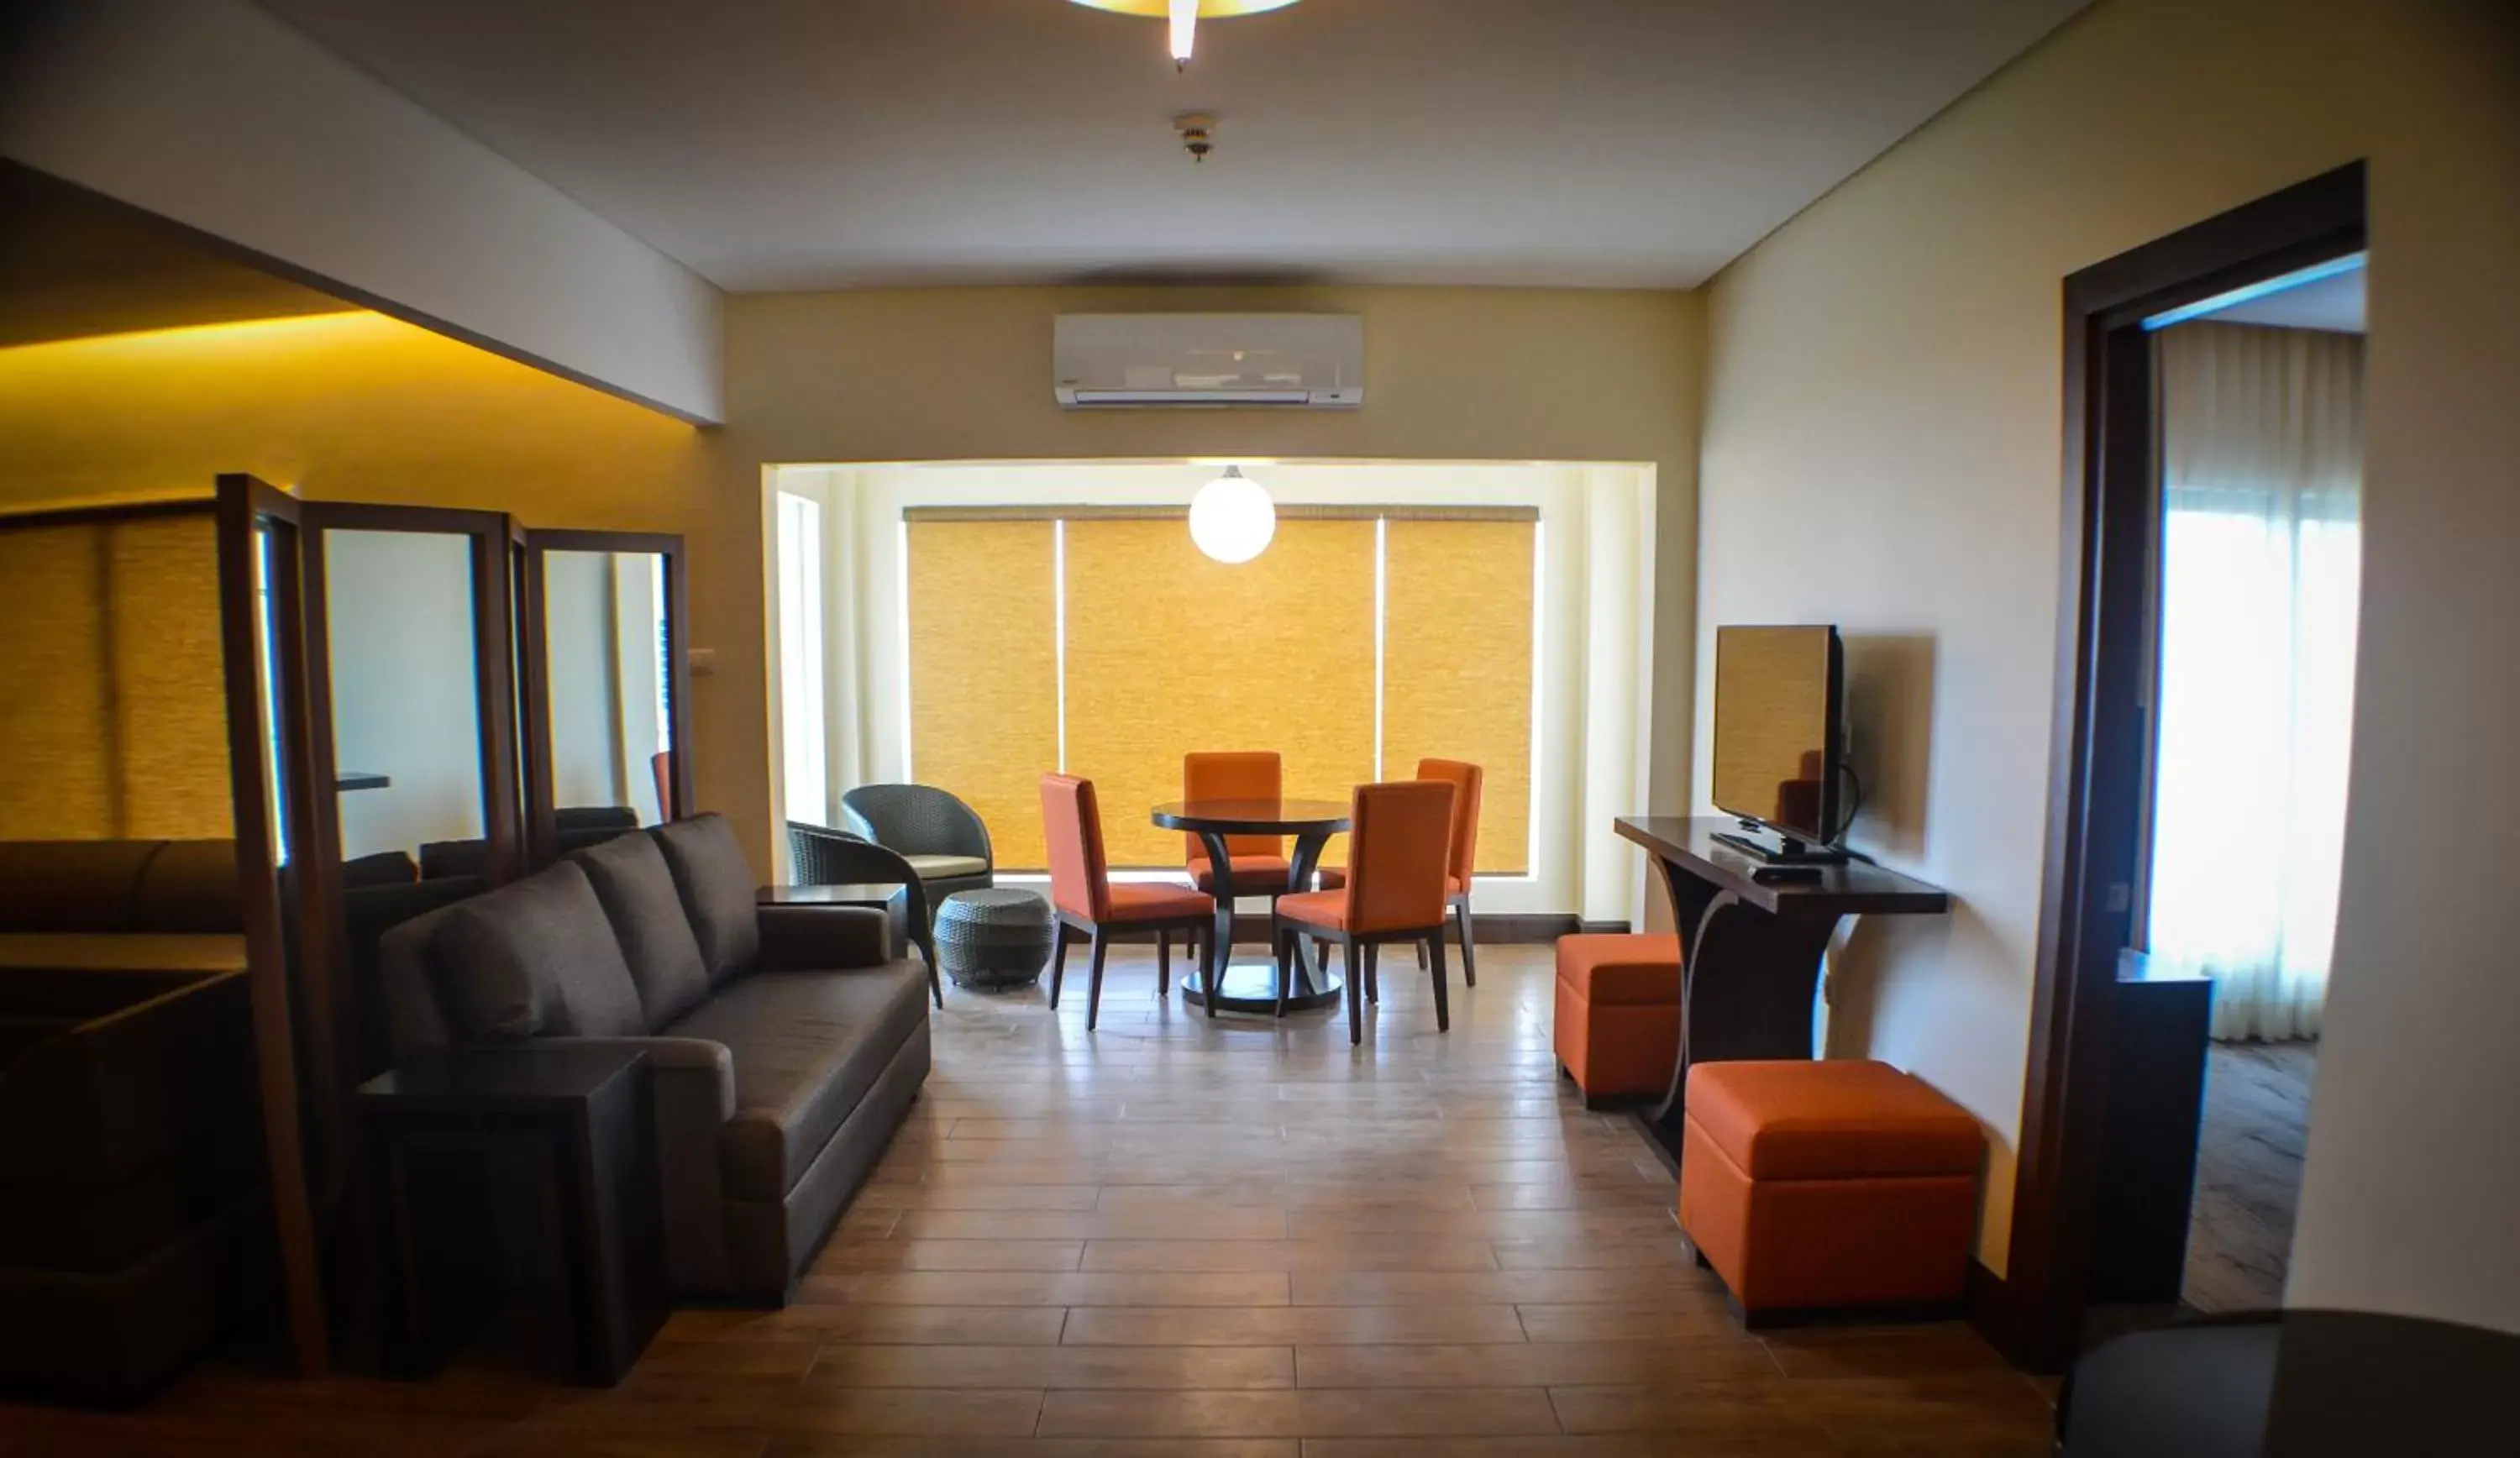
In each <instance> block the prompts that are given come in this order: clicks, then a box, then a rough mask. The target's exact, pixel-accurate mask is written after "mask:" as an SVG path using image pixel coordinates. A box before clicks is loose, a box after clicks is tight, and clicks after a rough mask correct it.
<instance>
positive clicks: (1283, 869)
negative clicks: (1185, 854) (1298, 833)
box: [1190, 856, 1295, 891]
mask: <svg viewBox="0 0 2520 1458" xmlns="http://www.w3.org/2000/svg"><path fill="white" fill-rule="evenodd" d="M1227 863H1228V864H1230V865H1232V866H1233V867H1234V888H1235V889H1236V890H1237V891H1240V890H1244V889H1246V888H1249V889H1263V888H1267V889H1274V888H1276V887H1280V886H1283V885H1285V884H1286V879H1287V877H1289V876H1291V875H1293V874H1294V872H1295V867H1294V862H1290V861H1288V860H1287V859H1286V858H1285V857H1283V856H1234V857H1231V858H1229V859H1228V862H1227ZM1190 878H1191V881H1192V882H1193V884H1194V885H1196V886H1197V887H1198V889H1199V890H1201V891H1213V890H1215V889H1216V872H1215V871H1214V870H1211V869H1210V868H1209V867H1208V863H1207V858H1206V857H1204V856H1196V857H1193V858H1192V860H1191V862H1190Z"/></svg>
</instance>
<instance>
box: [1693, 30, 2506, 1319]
mask: <svg viewBox="0 0 2520 1458" xmlns="http://www.w3.org/2000/svg"><path fill="white" fill-rule="evenodd" d="M2512 14H2513V12H2511V11H2510V10H2509V8H2508V7H2507V6H2501V5H2494V4H2488V3H2483V0H2478V3H2472V4H2457V3H2450V0H2407V3H2390V0H2320V3H2316V4H2303V3H2286V0H2220V3H2216V4H2212V5H2200V4H2194V3H2189V0H2103V3H2102V4H2100V5H2098V6H2097V7H2095V8H2094V9H2093V11H2091V12H2090V13H2088V14H2087V15H2085V16H2084V17H2083V18H2082V19H2080V20H2078V21H2076V22H2072V23H2071V24H2069V25H2068V26H2066V27H2065V28H2064V29H2063V30H2061V31H2060V32H2058V33H2057V34H2056V35H2055V36H2053V37H2051V38H2050V39H2049V40H2048V42H2046V43H2044V44H2043V45H2041V46H2040V47H2038V48H2037V49H2035V50H2034V51H2032V52H2031V53H2030V54H2029V55H2028V56H2026V57H2025V58H2023V59H2022V60H2021V61H2019V62H2017V63H2016V64H2014V65H2013V66H2010V67H2008V68H2007V69H2005V70H2004V71H2003V72H2001V73H2000V74H1999V75H1997V76H1996V77H1995V78H1994V79H1992V80H1991V81H1989V82H1988V83H1987V84H1985V85H1984V86H1982V87H1981V88H1980V89H1979V90H1978V91H1976V92H1975V93H1973V94H1972V95H1970V96H1968V97H1967V98H1965V99H1963V100H1962V101H1961V102H1959V103H1958V105H1956V106H1955V107H1953V108H1952V109H1951V110H1949V111H1947V112H1945V113H1944V114H1943V115H1942V116H1941V117H1939V118H1937V119H1936V120H1935V121H1934V122H1932V123H1931V124H1929V125H1928V126H1926V127H1925V128H1923V129H1922V130H1921V131H1919V132H1918V133H1917V134H1916V135H1914V136H1913V137H1912V138H1911V139H1909V140H1908V141H1907V142H1906V143H1904V144H1902V145H1901V146H1900V147H1898V148H1897V149H1895V150H1894V151H1892V152H1891V153H1889V154H1888V155H1885V156H1884V157H1882V158H1881V159H1880V160H1878V161H1876V162H1875V163H1873V164H1872V165H1871V166H1870V167H1869V168H1868V169H1867V170H1866V171H1864V172H1863V173H1861V174H1859V175H1858V176H1857V177H1855V178H1854V179H1853V180H1851V181H1850V182H1848V183H1847V184H1846V185H1844V186H1843V187H1841V188H1839V189H1838V190H1837V191H1836V192H1835V193H1833V194H1831V195H1830V196H1829V197H1827V198H1825V199H1823V200H1822V201H1820V202H1819V203H1817V204H1815V205H1814V206H1813V207H1812V208H1811V209H1810V210H1808V211H1807V212H1805V213H1804V214H1803V215H1802V216H1801V217H1799V218H1798V219H1796V220H1795V221H1794V222H1793V223H1791V224H1789V225H1787V226H1786V227H1785V228H1784V229H1782V230H1781V231H1779V232H1778V234H1776V235H1775V236H1773V237H1772V238H1770V239H1769V240H1768V241H1767V242H1765V243H1762V244H1761V245H1760V246H1759V247H1758V248H1757V249H1755V250H1754V251H1753V252H1751V253H1750V254H1749V255H1747V256H1746V257H1744V258H1743V259H1742V260H1741V261H1739V262H1737V263H1735V264H1734V265H1733V267H1731V268H1730V269H1728V270H1726V271H1725V272H1724V273H1723V274H1722V275H1721V276H1719V278H1718V279H1717V280H1716V282H1715V284H1714V285H1713V287H1712V288H1711V290H1710V298H1709V303H1708V353H1709V366H1708V378H1707V394H1706V408H1705V445H1704V460H1703V463H1702V479H1701V491H1702V516H1701V522H1700V531H1701V533H1702V534H1703V537H1704V540H1705V543H1706V553H1705V558H1704V561H1703V562H1702V564H1701V574H1700V590H1699V597H1698V606H1699V612H1698V618H1699V622H1700V624H1701V628H1700V630H1699V631H1700V636H1701V642H1704V641H1708V639H1709V636H1710V635H1711V634H1712V631H1713V628H1714V626H1715V625H1717V624H1719V623H1726V622H1757V621H1796V620H1802V621H1835V622H1837V623H1840V624H1842V625H1843V626H1844V628H1845V630H1846V632H1847V634H1848V637H1849V646H1850V659H1851V668H1850V674H1851V679H1852V681H1853V684H1852V697H1853V699H1854V701H1855V707H1856V713H1857V727H1856V733H1857V737H1858V739H1859V741H1860V742H1859V744H1858V746H1857V749H1856V758H1857V760H1858V762H1859V763H1860V764H1861V763H1864V762H1866V761H1867V760H1869V761H1871V762H1872V774H1871V776H1870V778H1871V779H1872V781H1873V784H1872V788H1873V790H1874V793H1875V796H1876V800H1875V804H1876V806H1877V809H1874V810H1871V811H1868V813H1867V815H1866V817H1865V820H1864V822H1863V823H1862V825H1861V826H1860V828H1859V831H1858V835H1857V839H1858V842H1859V843H1860V844H1864V845H1866V846H1868V847H1870V848H1872V849H1874V850H1875V851H1876V852H1878V853H1879V854H1880V855H1881V856H1882V859H1883V860H1885V861H1886V862H1890V863H1893V864H1896V865H1899V866H1901V867H1903V868H1907V869H1911V870H1913V871H1914V872H1916V873H1918V874H1920V875H1922V876H1925V877H1926V878H1928V879H1930V880H1934V881H1938V882H1940V883H1942V884H1944V885H1946V886H1949V887H1950V888H1951V889H1952V890H1953V891H1954V892H1955V893H1956V894H1957V895H1958V906H1957V908H1956V909H1955V911H1954V913H1953V914H1952V915H1951V916H1949V917H1947V918H1941V919H1939V920H1934V921H1913V922H1904V923H1900V924H1898V925H1895V926H1892V925H1878V926H1873V927H1868V928H1866V929H1865V930H1863V931H1862V932H1860V933H1858V935H1857V937H1856V938H1855V940H1854V942H1853V943H1852V945H1851V946H1849V947H1848V948H1847V949H1845V952H1844V954H1843V955H1842V956H1841V957H1840V958H1839V959H1838V963H1837V966H1836V969H1835V973H1834V976H1835V980H1836V984H1837V987H1836V998H1837V1002H1836V1008H1835V1021H1834V1027H1833V1030H1832V1041H1833V1043H1834V1045H1835V1047H1836V1049H1837V1050H1838V1051H1841V1052H1865V1051H1869V1052H1872V1053H1875V1054H1877V1055H1879V1056H1883V1057H1886V1058H1889V1059H1891V1060H1893V1061H1895V1062H1898V1063H1900V1064H1902V1065H1905V1066H1908V1067H1911V1068H1913V1069H1914V1070H1915V1071H1917V1072H1918V1073H1920V1074H1922V1075H1923V1076H1925V1077H1926V1078H1928V1079H1930V1080H1932V1081H1933V1082H1936V1083H1938V1084H1940V1085H1941V1086H1942V1087H1944V1088H1945V1089H1947V1090H1948V1091H1950V1092H1951V1093H1953V1094H1954V1095H1955V1096H1957V1097H1958V1098H1959V1099H1961V1100H1962V1101H1963V1102H1965V1103H1966V1104H1967V1105H1968V1106H1969V1107H1970V1108H1972V1109H1973V1110H1974V1111H1976V1113H1977V1114H1978V1115H1979V1116H1980V1117H1981V1118H1982V1119H1984V1120H1985V1121H1986V1123H1987V1124H1988V1126H1989V1127H1990V1128H1991V1129H1992V1131H1993V1133H1994V1135H1995V1136H1996V1140H1997V1142H1998V1146H1999V1147H1998V1150H1997V1153H1996V1156H1995V1158H1994V1161H1993V1166H1992V1169H1991V1171H1990V1178H1989V1182H1988V1204H1987V1215H1986V1222H1985V1229H1984V1232H1983V1234H1982V1237H1981V1251H1980V1254H1981V1256H1982V1258H1983V1259H1986V1260H1987V1261H1988V1263H1989V1264H1991V1265H1993V1266H1995V1267H1996V1268H1997V1269H1999V1270H2001V1269H2002V1268H2003V1264H2004V1256H2005V1241H2006V1238H2007V1236H2008V1215H2009V1209H2010V1200H2011V1186H2012V1175H2013V1171H2012V1152H2013V1148H2014V1145H2015V1143H2016V1139H2017V1135H2018V1129H2019V1123H2020V1110H2021V1093H2022V1087H2021V1084H2022V1072H2023V1064H2024V1058H2025V1053H2026V1048H2027V1043H2028V1025H2029V1011H2030V991H2031V976H2032V963H2033V939H2034V934H2035V929H2036V924H2037V917H2038V911H2039V875H2040V858H2041V854H2042V835H2043V831H2044V817H2045V801H2046V790H2047V776H2048V715H2049V710H2050V704H2051V692H2052V681H2053V668H2054V664H2053V658H2054V630H2055V626H2056V613H2057V590H2058V582H2059V565H2058V556H2057V552H2058V530H2057V529H2058V516H2059V494H2058V462H2059V453H2060V449H2061V442H2060V439H2059V423H2058V422H2059V420H2060V410H2061V400H2060V373H2059V358H2058V355H2059V343H2058V340H2059V330H2060V314H2061V302H2060V290H2059V287H2058V286H2059V281H2060V280H2062V279H2063V277H2064V276H2065V275H2066V274H2068V273H2071V272H2072V271H2074V270H2076V269H2079V268H2081V267H2084V266H2085V265H2088V264H2091V263H2094V262H2097V261H2099V260H2101V259H2103V258H2106V257H2109V256H2111V255H2113V254H2115V253H2118V252H2121V251H2123V250H2125V249H2127V248H2131V247H2134V246H2136V245H2138V244H2139V243H2145V242H2147V241H2149V240H2151V239H2153V238H2156V237H2159V236H2161V235H2163V234H2165V233H2169V232H2171V231H2174V230H2176V229H2178V228H2181V227H2183V226H2184V225H2186V224H2188V223H2191V222H2195V221H2197V220H2198V219H2200V218H2203V217H2206V216H2209V215H2211V214H2213V213H2216V212H2219V211H2222V210H2224V209H2226V208H2229V207H2232V206H2234V205H2237V204H2239V203H2241V202H2244V201H2247V200H2249V199H2253V198H2256V197H2259V196H2261V195H2264V194H2266V193H2268V192H2271V191H2273V190H2274V189H2277V188H2280V187H2282V186H2284V185H2286V184H2289V183H2292V182H2295V181H2298V180H2300V179H2302V178H2304V177H2307V176H2311V175H2313V174H2315V173H2318V172H2320V171H2323V170H2326V169H2328V168H2330V167H2333V166H2336V165H2338V164H2341V163H2343V162H2346V161H2350V160H2352V159H2354V158H2356V157H2361V156H2368V157H2369V158H2370V159H2371V168H2372V171H2371V183H2372V194H2371V201H2372V263H2371V353H2370V406H2369V419H2368V430H2369V436H2368V441H2369V446H2368V450H2369V456H2368V462H2367V474H2368V482H2369V485H2368V491H2367V495H2366V508H2365V509H2366V512H2367V518H2366V533H2367V535H2366V545H2365V549H2364V576H2365V586H2364V593H2363V603H2364V606H2363V622H2364V626H2363V655H2362V665H2363V670H2362V671H2363V678H2362V682H2361V685H2360V695H2361V710H2360V713H2359V714H2358V716H2357V731H2356V732H2357V746H2356V762H2355V775H2354V786H2353V797H2354V798H2353V810H2352V816H2353V823H2352V833H2353V837H2354V840H2353V847H2352V849H2351V851H2350V852H2349V856H2348V863H2347V868H2346V883H2345V888H2344V906H2343V911H2342V921H2343V924H2342V926H2341V927H2340V930H2339V935H2338V948H2337V959H2336V981H2335V991H2334V994H2333V999H2332V1003H2331V1011H2330V1018H2329V1024H2328V1027H2329V1035H2328V1038H2327V1041H2326V1044H2325V1046H2324V1048H2323V1049H2322V1054H2321V1068H2320V1071H2319V1080H2318V1090H2317V1100H2318V1103H2317V1110H2316V1115H2315V1122H2314V1132H2313V1135H2312V1151H2311V1159H2310V1165H2309V1176H2308V1186H2307V1190H2306V1194H2305V1198H2304V1207H2303V1214H2302V1222H2301V1228H2300V1232H2299V1241H2298V1245H2297V1248H2296V1262H2295V1266H2294V1279H2293V1286H2292V1291H2291V1298H2292V1300H2294V1301H2295V1302H2297V1303H2341V1304H2355V1305H2369V1306H2380V1307H2387V1308H2394V1309H2407V1310H2417V1311H2431V1312H2436V1313H2440V1314H2447V1315H2452V1316H2463V1317H2465V1318H2468V1319H2472V1320H2481V1321H2488V1322H2492V1323H2496V1324H2499V1325H2504V1326H2520V1255H2515V1252H2514V1250H2513V1247H2512V1245H2511V1242H2510V1240H2509V1238H2508V1237H2509V1232H2510V1231H2511V1230H2512V1229H2514V1228H2520V1173H2515V1166H2516V1165H2520V1162H2515V1161H2514V1160H2513V1159H2512V1158H2511V1157H2510V1155H2509V1151H2510V1150H2511V1149H2513V1148H2515V1147H2520V1086H2515V1082H2514V1075H2513V1072H2512V1071H2513V1070H2514V1069H2515V1068H2520V1060H2515V1059H2514V1058H2513V1056H2512V1052H2511V1046H2510V1040H2511V1038H2513V1036H2514V1034H2515V1030H2520V976H2514V975H2513V974H2514V971H2515V969H2514V968H2513V965H2512V956H2511V953H2510V950H2509V944H2508V940H2507V938H2506V937H2505V936H2504V935H2503V933H2502V932H2501V930H2500V928H2499V927H2498V925H2497V922H2498V917H2496V916H2495V915H2494V914H2493V912H2492V911H2491V909H2490V906H2489V903H2490V902H2491V900H2492V899H2494V898H2495V897H2496V896H2497V895H2498V891H2497V890H2496V889H2495V888H2494V887H2493V884H2492V883H2493V880H2494V875H2493V873H2491V872H2485V871H2484V870H2483V868H2484V867H2489V866H2492V867H2501V866H2509V865H2514V864H2520V830H2515V829H2514V825H2515V823H2520V818H2515V817H2520V768H2515V761H2514V758H2513V756H2512V755H2511V754H2510V752H2509V748H2508V741H2509V728H2508V727H2509V724H2510V722H2511V720H2512V718H2513V716H2514V713H2515V711H2520V667H2515V665H2520V653H2515V651H2514V642H2513V633H2512V625H2513V624H2515V623H2520V574H2515V573H2513V572H2511V571H2510V570H2509V569H2508V567H2507V565H2505V564H2504V562H2503V561H2502V558H2503V556H2504V555H2505V553H2506V552H2507V545H2508V544H2509V543H2510V542H2511V541H2512V540H2514V538H2515V536H2520V490H2515V489H2514V482H2515V478H2514V473H2513V467H2512V465H2511V463H2512V462H2513V461H2515V460H2520V413H2515V412H2514V411H2513V410H2512V409H2511V408H2510V405H2509V401H2510V398H2511V391H2512V388H2513V381H2514V380H2515V379H2520V282H2515V277H2514V271H2515V267H2520V261H2515V253H2514V251H2513V241H2514V240H2515V239H2520V120H2515V115H2514V107H2515V104H2520V29H2516V28H2515V22H2513V20H2512V19H2511V17H2512ZM1700 662H1701V668H1700V671H1699V674H1698V680H1699V683H1700V685H1701V687H1702V686H1703V685H1704V684H1705V681H1706V678H1707V671H1706V668H1705V667H1704V665H1705V662H1706V655H1704V654H1702V653H1701V655H1700ZM1702 710H1703V704H1702V702H1701V715H1702ZM1699 753H1700V755H1701V758H1702V756H1703V753H1704V749H1703V739H1702V738H1701V739H1700V750H1699ZM1701 783H1702V779H1701Z"/></svg>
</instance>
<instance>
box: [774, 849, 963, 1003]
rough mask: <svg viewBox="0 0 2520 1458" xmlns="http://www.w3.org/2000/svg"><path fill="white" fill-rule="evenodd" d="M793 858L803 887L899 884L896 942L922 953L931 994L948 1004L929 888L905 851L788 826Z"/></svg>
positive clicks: (894, 910)
mask: <svg viewBox="0 0 2520 1458" xmlns="http://www.w3.org/2000/svg"><path fill="white" fill-rule="evenodd" d="M787 856H788V860H789V861H791V862H794V866H793V869H794V872H795V878H796V884H797V885H799V886H847V885H852V884H856V883H859V882H871V883H883V882H898V883H900V886H901V890H900V891H899V892H898V893H897V894H896V895H894V897H893V899H892V904H891V906H889V907H888V908H887V909H888V910H889V913H890V915H891V918H892V933H893V944H894V947H895V949H896V950H898V948H899V946H900V944H901V943H902V942H904V941H907V942H908V943H910V945H911V946H913V947H916V948H918V949H919V954H920V956H922V957H923V958H925V959H926V962H927V994H928V995H929V996H930V997H933V998H935V999H936V1005H937V1006H939V1007H943V1006H944V1005H945V984H944V983H943V982H942V981H941V980H940V979H939V978H938V977H937V975H936V942H935V908H934V906H933V905H932V904H931V903H930V902H929V901H928V899H927V888H926V885H925V884H924V883H923V882H922V881H921V880H920V879H919V872H918V871H916V870H913V869H912V868H911V865H910V862H908V861H906V860H903V859H902V857H901V855H900V853H899V852H896V851H892V850H889V849H887V848H885V847H883V846H879V845H877V844H876V843H875V842H873V841H870V840H861V839H859V838H858V837H857V836H854V835H851V834H849V833H848V832H847V831H845V830H833V829H832V828H830V827H829V826H826V825H808V824H806V823H804V822H803V821H801V820H789V821H788V822H787Z"/></svg>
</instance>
